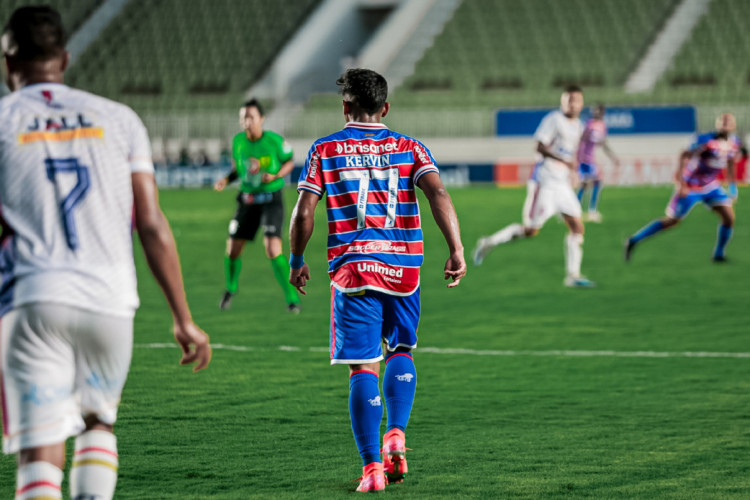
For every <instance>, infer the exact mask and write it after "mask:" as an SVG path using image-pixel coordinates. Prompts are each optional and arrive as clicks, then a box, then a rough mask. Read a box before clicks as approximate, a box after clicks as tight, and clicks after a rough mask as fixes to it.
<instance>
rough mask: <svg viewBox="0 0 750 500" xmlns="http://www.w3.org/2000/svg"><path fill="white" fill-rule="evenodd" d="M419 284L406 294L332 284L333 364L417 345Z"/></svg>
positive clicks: (370, 360)
mask: <svg viewBox="0 0 750 500" xmlns="http://www.w3.org/2000/svg"><path fill="white" fill-rule="evenodd" d="M419 311H420V300H419V288H417V290H416V291H415V292H414V293H412V294H411V295H407V296H406V297H398V296H395V295H388V294H385V293H382V292H375V291H372V290H365V291H364V292H357V293H354V294H348V293H344V292H341V291H339V290H338V289H336V287H332V288H331V330H330V342H331V364H332V365H337V364H347V365H351V364H354V365H360V364H365V363H375V362H377V361H380V360H382V359H383V346H382V342H385V344H386V346H387V349H388V350H389V351H394V350H396V348H397V347H409V348H412V349H413V348H415V347H416V346H417V327H418V326H419Z"/></svg>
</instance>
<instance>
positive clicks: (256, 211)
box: [219, 198, 261, 311]
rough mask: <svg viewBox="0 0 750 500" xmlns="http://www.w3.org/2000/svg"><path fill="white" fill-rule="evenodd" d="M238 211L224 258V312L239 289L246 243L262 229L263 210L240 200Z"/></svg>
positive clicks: (231, 226)
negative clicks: (242, 256) (242, 257)
mask: <svg viewBox="0 0 750 500" xmlns="http://www.w3.org/2000/svg"><path fill="white" fill-rule="evenodd" d="M239 200H240V201H238V205H237V211H236V212H235V214H234V217H233V218H232V220H231V221H230V222H229V238H228V239H227V252H226V255H225V256H224V279H225V290H224V295H223V296H222V298H221V302H220V303H219V308H220V309H221V310H222V311H225V310H228V309H229V308H231V306H232V298H233V297H234V294H236V293H237V289H238V288H239V280H240V271H241V270H242V260H241V258H240V256H241V255H242V250H243V249H244V248H245V242H246V241H248V240H249V241H253V240H254V239H255V234H256V233H257V232H258V228H259V227H260V217H261V210H260V208H258V207H259V206H258V205H250V204H246V203H243V202H242V201H241V198H239Z"/></svg>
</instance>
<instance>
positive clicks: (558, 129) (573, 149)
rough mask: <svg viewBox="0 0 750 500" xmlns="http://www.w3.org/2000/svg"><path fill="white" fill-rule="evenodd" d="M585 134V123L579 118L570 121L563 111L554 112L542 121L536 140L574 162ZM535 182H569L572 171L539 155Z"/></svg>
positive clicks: (561, 156) (555, 161) (535, 136)
mask: <svg viewBox="0 0 750 500" xmlns="http://www.w3.org/2000/svg"><path fill="white" fill-rule="evenodd" d="M582 134H583V123H581V120H579V119H578V118H574V119H572V120H571V119H569V118H568V117H566V116H565V115H564V114H563V113H562V112H561V111H559V110H558V111H552V112H551V113H549V114H547V116H545V117H544V118H543V119H542V123H540V124H539V127H538V128H537V129H536V133H535V134H534V139H535V140H536V141H539V142H541V143H542V144H544V145H545V146H548V147H549V148H550V150H551V152H552V153H554V154H556V155H557V156H559V157H560V158H562V159H564V160H566V161H574V160H575V158H576V154H577V152H578V143H579V142H580V141H581V135H582ZM534 177H535V180H537V181H539V182H541V183H546V182H569V179H570V169H569V168H568V167H567V166H566V165H564V164H563V163H560V162H559V161H557V160H554V159H552V158H548V157H542V156H541V155H539V157H538V160H537V167H536V169H535V172H534Z"/></svg>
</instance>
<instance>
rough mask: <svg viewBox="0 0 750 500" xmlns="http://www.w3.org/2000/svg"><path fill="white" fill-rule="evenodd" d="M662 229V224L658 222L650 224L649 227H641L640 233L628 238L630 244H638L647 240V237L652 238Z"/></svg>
mask: <svg viewBox="0 0 750 500" xmlns="http://www.w3.org/2000/svg"><path fill="white" fill-rule="evenodd" d="M662 229H664V224H662V222H661V221H660V220H655V221H653V222H651V223H650V224H649V225H647V226H645V227H643V228H642V229H641V230H640V231H638V232H637V233H635V234H634V235H633V236H631V237H630V241H631V242H632V243H638V242H639V241H641V240H643V239H646V238H648V237H649V236H653V235H655V234H656V233H658V232H659V231H661V230H662Z"/></svg>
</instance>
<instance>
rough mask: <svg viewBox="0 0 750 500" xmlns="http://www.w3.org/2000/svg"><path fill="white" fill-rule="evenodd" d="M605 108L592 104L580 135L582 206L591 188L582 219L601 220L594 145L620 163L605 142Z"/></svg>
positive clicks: (579, 163)
mask: <svg viewBox="0 0 750 500" xmlns="http://www.w3.org/2000/svg"><path fill="white" fill-rule="evenodd" d="M604 112H605V108H604V106H603V105H601V104H597V105H596V106H594V109H593V111H592V113H591V118H589V119H588V120H587V121H586V125H585V127H584V129H583V135H582V136H581V144H580V145H579V146H578V175H579V181H580V183H581V184H580V186H579V187H578V201H579V202H580V203H581V205H582V206H583V195H584V192H585V191H586V188H587V187H590V188H591V195H590V198H589V208H588V210H587V211H586V213H585V214H584V216H583V220H584V221H590V222H601V221H602V214H601V213H599V210H598V207H599V198H600V197H601V194H602V191H601V190H602V172H601V170H600V169H599V166H598V165H597V164H596V147H597V146H601V148H602V149H603V150H604V152H605V153H606V154H607V156H608V157H609V159H610V160H611V161H612V163H614V164H615V165H619V164H620V160H618V159H617V157H616V156H615V153H614V152H613V151H612V149H611V148H610V147H609V144H607V125H606V124H605V123H604Z"/></svg>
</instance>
